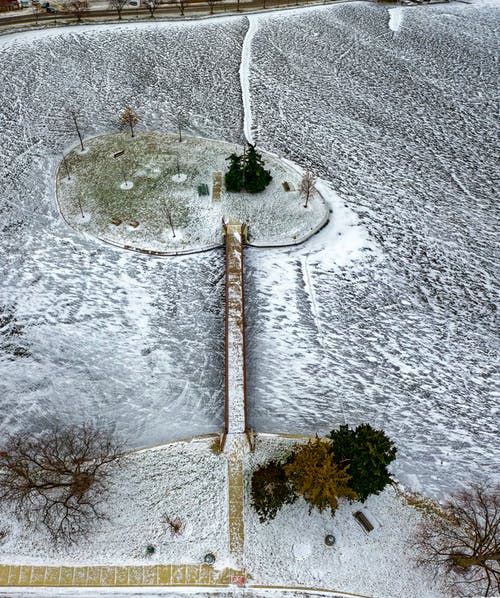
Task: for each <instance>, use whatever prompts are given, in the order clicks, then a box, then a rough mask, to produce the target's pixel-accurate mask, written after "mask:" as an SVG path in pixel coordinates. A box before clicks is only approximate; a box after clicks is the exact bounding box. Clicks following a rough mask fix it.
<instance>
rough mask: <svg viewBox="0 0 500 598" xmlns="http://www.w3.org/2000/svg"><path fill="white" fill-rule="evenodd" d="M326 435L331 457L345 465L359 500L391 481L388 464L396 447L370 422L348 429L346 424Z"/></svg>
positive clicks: (394, 455) (393, 455) (363, 499)
mask: <svg viewBox="0 0 500 598" xmlns="http://www.w3.org/2000/svg"><path fill="white" fill-rule="evenodd" d="M329 438H331V440H332V443H331V445H330V451H331V454H332V457H333V460H334V462H335V463H336V464H337V465H339V466H340V467H347V468H348V469H347V471H348V472H349V475H350V476H351V479H350V481H349V484H350V486H351V488H352V489H353V490H354V491H355V492H356V493H357V495H358V497H359V500H360V501H361V502H364V501H365V500H366V499H367V498H368V496H369V495H370V494H378V493H379V492H381V491H382V490H383V489H384V488H385V486H386V485H387V484H388V483H389V482H390V481H391V477H390V475H389V472H388V470H387V466H388V465H389V463H391V462H392V461H394V459H395V458H396V447H395V445H394V443H393V441H392V440H391V439H390V438H389V437H388V436H387V435H386V434H385V433H384V432H383V430H375V429H374V428H372V427H371V426H370V425H369V424H361V425H359V426H358V427H357V428H355V429H353V430H350V429H349V426H347V425H345V426H340V428H339V429H338V430H333V431H332V432H330V434H329Z"/></svg>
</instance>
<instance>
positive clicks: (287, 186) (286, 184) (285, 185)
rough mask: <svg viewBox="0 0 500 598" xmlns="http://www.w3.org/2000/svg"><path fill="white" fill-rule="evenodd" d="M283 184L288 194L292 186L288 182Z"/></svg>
mask: <svg viewBox="0 0 500 598" xmlns="http://www.w3.org/2000/svg"><path fill="white" fill-rule="evenodd" d="M281 184H282V186H283V191H287V192H288V191H290V185H289V184H288V183H287V182H286V181H284V182H283V183H281Z"/></svg>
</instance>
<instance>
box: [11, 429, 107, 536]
mask: <svg viewBox="0 0 500 598" xmlns="http://www.w3.org/2000/svg"><path fill="white" fill-rule="evenodd" d="M118 458H119V452H118V445H117V444H116V442H115V440H114V439H113V437H112V435H111V434H109V433H107V432H102V431H99V430H97V429H95V428H93V427H91V426H90V425H80V426H72V427H67V428H53V429H51V430H48V431H46V432H44V433H42V434H40V435H39V436H38V437H33V436H31V435H29V434H19V435H14V436H10V437H9V438H8V439H7V441H6V442H5V444H4V446H3V450H2V451H1V452H0V481H1V483H0V502H4V501H5V502H9V503H11V504H12V505H13V507H14V509H15V511H16V513H17V514H18V516H19V517H21V518H23V519H24V520H25V521H26V522H27V523H28V524H30V525H32V526H34V527H40V526H41V527H43V528H45V529H46V530H48V532H49V533H50V535H51V536H52V538H53V540H54V541H63V542H67V543H69V542H73V541H74V540H76V539H77V538H78V537H80V536H82V535H86V534H88V532H89V531H90V529H91V527H92V523H93V522H94V521H95V520H96V519H103V518H104V513H103V512H102V511H101V510H100V508H99V507H100V503H101V502H102V501H103V499H104V498H105V497H106V495H107V490H108V478H109V473H110V472H109V468H107V467H106V465H108V464H109V463H111V462H113V461H116V460H117V459H118Z"/></svg>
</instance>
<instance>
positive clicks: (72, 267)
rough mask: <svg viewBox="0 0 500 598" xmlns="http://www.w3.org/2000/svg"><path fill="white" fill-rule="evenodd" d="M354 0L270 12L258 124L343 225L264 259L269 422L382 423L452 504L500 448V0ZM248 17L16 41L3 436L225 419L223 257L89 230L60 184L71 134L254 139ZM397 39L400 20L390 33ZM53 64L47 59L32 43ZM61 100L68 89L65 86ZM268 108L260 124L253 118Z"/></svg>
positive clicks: (403, 458) (264, 397)
mask: <svg viewBox="0 0 500 598" xmlns="http://www.w3.org/2000/svg"><path fill="white" fill-rule="evenodd" d="M399 17H401V18H400V19H399V23H398V27H396V26H395V21H394V19H393V20H392V28H391V27H390V26H389V23H390V17H389V12H388V10H387V9H386V8H385V7H384V6H381V5H377V4H372V3H358V2H354V3H348V4H341V5H338V6H326V7H318V8H311V9H307V10H301V11H287V12H286V13H269V14H267V13H266V14H265V15H262V16H259V19H258V22H256V26H255V27H254V29H253V30H252V40H251V44H249V51H250V52H251V60H250V63H249V77H250V79H249V86H248V90H249V93H250V94H251V102H250V103H249V104H248V105H249V106H250V107H251V111H252V113H251V131H252V136H253V138H254V139H255V140H256V141H257V143H258V145H259V146H261V147H262V149H265V150H270V151H272V152H274V153H276V154H277V155H279V156H285V157H288V158H290V159H292V160H294V161H295V162H297V163H298V164H300V165H301V166H303V167H307V166H309V167H311V168H312V169H313V170H314V171H315V172H317V173H318V174H319V175H320V176H321V177H322V178H323V179H324V181H326V184H328V185H329V186H330V188H331V189H332V190H334V192H333V191H332V192H331V193H330V197H331V204H332V210H333V214H332V222H331V223H330V225H329V226H328V227H327V228H326V229H324V230H323V231H322V232H320V233H319V234H318V235H317V236H316V237H315V238H314V239H311V240H310V241H309V242H308V243H306V244H305V245H303V246H301V247H300V248H297V249H295V248H294V249H289V250H260V249H249V250H247V252H246V267H247V274H246V281H245V283H246V301H247V303H246V306H247V313H246V321H247V325H248V336H247V355H248V358H249V363H248V375H249V379H248V390H249V413H250V418H251V423H252V425H253V426H254V427H255V428H256V429H258V430H263V431H294V432H315V431H319V432H326V431H328V430H330V429H331V428H333V427H335V426H337V425H338V424H340V423H343V422H344V421H347V422H348V423H351V424H357V423H359V422H361V421H368V422H370V423H372V424H373V425H375V426H379V427H383V428H384V429H385V430H386V431H387V432H388V433H389V435H391V436H392V437H393V438H395V440H396V441H397V444H398V449H399V458H398V461H397V462H396V466H395V472H396V474H397V475H398V477H399V478H400V479H401V480H402V481H403V482H405V483H407V484H409V485H410V486H412V487H413V488H415V489H417V490H424V491H425V492H426V493H428V494H431V495H434V496H442V495H443V494H444V493H445V492H447V491H448V490H449V489H451V488H453V487H456V486H458V485H460V484H462V483H465V482H467V481H468V480H470V479H471V478H475V477H477V476H478V475H487V474H490V475H494V474H495V472H496V470H497V463H498V457H499V454H498V449H497V446H498V444H497V443H496V440H497V432H498V430H497V423H496V422H497V419H498V411H497V402H496V399H495V397H494V395H493V390H494V388H495V383H496V382H498V377H495V376H496V374H495V370H494V359H495V356H496V331H495V310H496V302H497V294H496V288H495V282H494V281H495V266H494V264H495V257H496V256H495V250H494V235H495V226H496V216H497V214H496V212H495V208H494V203H493V193H492V189H493V181H494V175H495V170H494V168H495V167H494V163H493V158H492V156H493V154H494V152H493V146H494V144H495V121H494V118H495V98H496V94H497V88H496V73H495V62H494V54H495V51H496V40H495V32H494V23H495V21H496V20H497V18H498V9H497V8H495V6H494V5H492V4H491V3H484V4H482V3H480V2H477V3H474V4H470V5H469V4H463V3H460V4H459V3H451V4H443V5H438V6H431V7H429V6H424V7H411V8H407V9H406V8H403V9H402V13H401V15H399ZM247 29H248V21H247V20H246V19H245V18H242V17H235V18H228V19H215V20H213V21H210V20H207V21H203V22H201V23H184V24H180V23H179V24H169V23H157V24H141V25H120V26H105V27H99V26H91V27H75V28H68V29H64V30H62V31H61V30H54V31H40V32H32V33H27V34H17V35H10V36H3V37H1V38H0V47H1V53H0V65H1V70H0V99H1V102H0V130H1V135H2V139H1V149H0V151H1V157H2V160H1V162H0V198H1V199H0V201H1V210H2V212H1V226H2V234H1V236H0V247H1V254H0V268H1V274H0V276H1V277H2V287H1V289H0V305H2V306H3V307H2V314H3V315H2V320H1V323H2V336H1V343H0V344H1V347H0V430H1V432H2V433H6V432H11V431H15V430H18V429H22V428H27V429H31V430H36V429H40V428H41V427H43V426H44V425H45V424H46V422H47V421H52V420H54V419H57V420H63V421H68V420H82V419H91V420H94V421H96V422H98V423H100V424H101V425H109V426H114V427H116V428H117V430H118V431H119V432H120V433H122V434H123V435H125V436H127V437H128V439H129V444H130V445H131V446H140V445H144V444H149V443H153V442H157V441H163V440H169V439H172V438H176V437H182V436H191V435H192V434H196V433H200V432H210V431H216V430H218V429H219V428H221V427H222V422H223V413H222V410H223V321H222V315H223V310H222V301H223V255H222V252H219V251H214V252H211V253H208V254H205V255H200V256H196V257H192V258H175V259H152V258H150V257H145V256H141V255H135V254H130V253H123V252H121V251H119V250H114V249H111V248H108V247H105V246H103V245H101V244H99V243H97V242H96V241H95V240H92V239H85V238H82V237H81V236H80V235H79V234H78V233H76V232H75V231H73V230H71V229H69V228H68V227H67V226H66V224H65V223H64V222H63V221H62V220H61V219H60V218H59V216H58V213H57V208H56V203H55V198H54V177H55V172H56V168H57V164H58V163H59V161H60V158H61V155H62V153H63V152H64V151H65V150H66V149H68V148H69V147H72V146H73V145H74V144H75V143H76V139H75V135H74V133H73V132H72V128H71V123H70V122H68V119H67V117H66V116H65V107H66V106H70V107H75V106H76V107H78V109H79V110H80V112H81V120H82V122H83V123H84V130H85V134H86V135H87V136H90V135H95V134H100V133H105V132H109V131H110V130H115V128H116V126H117V121H116V114H117V113H118V112H119V111H120V110H121V109H122V108H123V106H124V105H125V104H129V105H131V106H133V107H134V109H136V111H137V113H138V114H139V116H140V117H141V125H140V126H141V127H142V128H143V129H144V130H146V129H159V130H166V131H174V129H175V126H174V120H173V117H174V115H175V114H176V111H177V109H178V107H179V106H181V105H182V106H184V107H185V108H188V109H189V111H190V112H191V114H192V118H191V124H190V126H189V131H188V132H189V133H190V134H192V135H198V136H206V137H209V138H221V139H223V140H225V141H229V142H232V143H240V142H242V141H243V139H244V128H243V101H242V94H241V86H240V82H241V79H240V71H241V53H242V47H243V41H244V37H245V34H246V32H247ZM395 29H397V30H395ZM34 57H36V59H34ZM61 90H64V93H61ZM247 122H248V121H247Z"/></svg>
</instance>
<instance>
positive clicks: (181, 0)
mask: <svg viewBox="0 0 500 598" xmlns="http://www.w3.org/2000/svg"><path fill="white" fill-rule="evenodd" d="M189 2H190V0H172V2H171V4H175V5H176V6H177V8H178V9H179V11H180V13H181V17H183V16H184V11H185V9H186V6H187V5H188V4H189Z"/></svg>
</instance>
